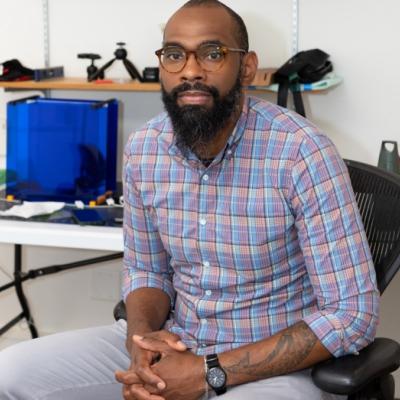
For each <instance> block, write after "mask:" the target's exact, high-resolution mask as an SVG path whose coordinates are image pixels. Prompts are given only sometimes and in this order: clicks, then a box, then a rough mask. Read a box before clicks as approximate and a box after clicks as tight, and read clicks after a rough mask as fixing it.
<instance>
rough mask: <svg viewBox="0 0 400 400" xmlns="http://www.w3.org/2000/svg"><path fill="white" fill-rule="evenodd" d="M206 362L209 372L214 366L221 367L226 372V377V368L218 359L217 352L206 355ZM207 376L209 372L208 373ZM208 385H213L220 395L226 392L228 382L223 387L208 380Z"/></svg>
mask: <svg viewBox="0 0 400 400" xmlns="http://www.w3.org/2000/svg"><path fill="white" fill-rule="evenodd" d="M204 360H205V364H206V366H207V372H208V371H210V369H212V368H219V369H220V370H221V371H222V372H223V373H224V374H225V379H226V372H225V371H224V369H223V368H222V367H221V364H220V363H219V360H218V355H217V354H207V355H206V356H205V357H204ZM206 376H207V374H206ZM207 383H208V385H210V386H211V388H212V389H213V390H214V391H215V393H216V395H217V396H219V395H221V394H224V393H225V392H226V382H225V384H224V385H223V386H221V387H213V386H212V385H211V384H210V383H209V382H208V380H207Z"/></svg>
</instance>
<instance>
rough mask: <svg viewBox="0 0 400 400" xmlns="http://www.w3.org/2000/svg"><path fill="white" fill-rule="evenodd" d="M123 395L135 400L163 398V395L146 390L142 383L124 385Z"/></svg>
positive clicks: (161, 399) (158, 399) (159, 399)
mask: <svg viewBox="0 0 400 400" xmlns="http://www.w3.org/2000/svg"><path fill="white" fill-rule="evenodd" d="M123 393H124V397H126V398H127V399H129V400H130V399H132V400H133V399H135V400H165V398H164V397H162V396H159V395H157V394H154V393H150V392H149V391H147V390H146V389H145V388H144V387H143V386H142V385H131V386H125V387H124V392H123Z"/></svg>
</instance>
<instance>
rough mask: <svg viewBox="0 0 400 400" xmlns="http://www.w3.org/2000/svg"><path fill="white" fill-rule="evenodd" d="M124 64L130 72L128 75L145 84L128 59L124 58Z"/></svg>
mask: <svg viewBox="0 0 400 400" xmlns="http://www.w3.org/2000/svg"><path fill="white" fill-rule="evenodd" d="M122 62H123V63H124V65H125V68H126V70H127V71H128V73H129V75H130V76H131V78H132V79H137V80H138V81H139V82H143V78H142V77H141V75H140V74H139V71H138V70H137V69H136V67H135V66H134V65H133V64H132V63H131V62H130V61H129V60H128V59H127V58H124V59H123V60H122Z"/></svg>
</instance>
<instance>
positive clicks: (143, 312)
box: [125, 288, 170, 351]
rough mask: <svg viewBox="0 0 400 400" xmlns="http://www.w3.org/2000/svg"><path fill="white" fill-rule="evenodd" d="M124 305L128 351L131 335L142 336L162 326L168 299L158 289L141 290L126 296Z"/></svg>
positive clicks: (167, 308)
mask: <svg viewBox="0 0 400 400" xmlns="http://www.w3.org/2000/svg"><path fill="white" fill-rule="evenodd" d="M125 305H126V313H127V322H128V330H127V332H128V333H127V343H126V345H127V348H128V351H130V349H131V345H132V341H131V338H132V335H134V334H136V335H144V334H146V333H149V332H154V331H157V330H159V329H160V328H161V327H162V326H163V324H164V323H165V321H166V319H167V317H168V314H169V310H170V298H169V296H168V295H167V294H166V293H165V292H163V291H162V290H160V289H155V288H141V289H137V290H135V291H133V292H132V293H130V294H129V295H128V297H127V298H126V302H125Z"/></svg>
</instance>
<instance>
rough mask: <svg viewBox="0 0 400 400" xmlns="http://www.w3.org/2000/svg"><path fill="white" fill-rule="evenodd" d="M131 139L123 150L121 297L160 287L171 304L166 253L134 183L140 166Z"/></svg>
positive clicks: (150, 214)
mask: <svg viewBox="0 0 400 400" xmlns="http://www.w3.org/2000/svg"><path fill="white" fill-rule="evenodd" d="M131 143H132V139H131V140H130V141H128V144H127V145H126V147H125V152H124V171H123V186H124V268H123V287H122V292H123V298H124V299H126V297H127V296H128V294H129V293H130V292H132V291H133V290H135V289H139V288H144V287H151V288H157V289H161V290H163V291H164V292H165V293H167V294H168V295H169V297H170V299H171V305H173V303H174V299H175V290H174V288H173V285H172V271H171V269H170V264H169V255H168V254H167V252H166V251H165V249H164V246H163V243H162V241H161V238H160V236H159V233H158V230H157V228H156V226H155V225H154V210H153V208H152V207H149V206H147V207H146V206H144V204H143V201H142V198H141V195H140V191H139V190H138V188H137V186H136V182H135V177H136V176H138V174H139V169H140V166H139V165H137V162H135V161H134V160H135V156H134V154H131Z"/></svg>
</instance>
